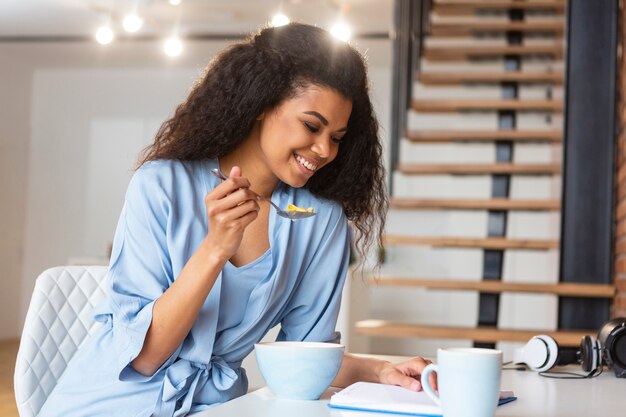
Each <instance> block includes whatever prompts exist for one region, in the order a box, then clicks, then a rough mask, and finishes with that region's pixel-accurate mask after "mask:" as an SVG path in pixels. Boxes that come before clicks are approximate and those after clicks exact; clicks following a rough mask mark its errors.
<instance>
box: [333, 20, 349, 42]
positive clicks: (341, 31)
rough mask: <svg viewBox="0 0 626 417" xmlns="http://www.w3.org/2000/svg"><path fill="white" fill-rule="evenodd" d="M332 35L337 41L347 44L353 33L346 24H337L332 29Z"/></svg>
mask: <svg viewBox="0 0 626 417" xmlns="http://www.w3.org/2000/svg"><path fill="white" fill-rule="evenodd" d="M330 33H331V34H332V35H333V36H334V37H335V38H337V39H340V40H342V41H344V42H347V41H348V40H349V39H350V36H351V35H352V31H351V30H350V28H349V27H348V25H346V24H345V23H344V22H339V23H336V24H335V25H334V26H333V27H332V28H331V29H330Z"/></svg>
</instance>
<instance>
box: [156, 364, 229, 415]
mask: <svg viewBox="0 0 626 417" xmlns="http://www.w3.org/2000/svg"><path fill="white" fill-rule="evenodd" d="M232 365H233V367H236V368H238V367H239V366H241V364H240V363H233V364H232ZM235 365H236V366H235ZM233 367H231V366H230V365H229V363H228V362H226V361H225V360H224V358H222V357H220V356H213V357H212V358H211V362H210V363H208V364H205V363H196V362H190V361H188V360H186V359H182V358H181V359H178V360H177V361H176V362H174V363H173V364H172V365H170V366H169V368H168V369H167V371H166V372H165V377H164V379H163V386H162V387H161V395H160V396H159V398H158V400H157V404H156V410H155V412H154V414H153V416H154V417H172V416H179V415H180V416H183V415H186V414H187V413H189V410H191V405H192V401H193V397H194V395H195V393H196V392H198V391H201V390H202V389H203V388H204V387H205V386H206V383H207V381H208V378H209V374H210V375H211V380H212V382H213V385H214V386H215V388H217V389H218V390H219V391H226V390H228V389H229V388H231V387H232V386H233V385H234V384H235V382H236V381H237V379H238V378H239V376H238V374H237V372H235V370H234V369H233ZM178 401H182V406H181V408H180V409H178V410H175V409H176V404H177V402H178ZM174 412H176V414H174Z"/></svg>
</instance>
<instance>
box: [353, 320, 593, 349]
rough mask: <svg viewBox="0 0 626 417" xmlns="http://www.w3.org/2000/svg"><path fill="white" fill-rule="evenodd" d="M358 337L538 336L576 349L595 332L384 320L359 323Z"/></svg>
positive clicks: (485, 338) (484, 339)
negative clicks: (456, 325) (442, 324)
mask: <svg viewBox="0 0 626 417" xmlns="http://www.w3.org/2000/svg"><path fill="white" fill-rule="evenodd" d="M355 329H356V332H357V333H358V334H361V335H366V336H375V337H419V338H431V339H469V340H474V341H476V342H483V343H495V342H498V341H500V340H506V341H510V342H527V341H528V340H530V338H532V337H533V336H536V335H538V334H547V335H549V336H552V337H553V338H554V339H556V341H557V343H558V344H559V346H568V347H578V346H579V345H580V341H581V339H582V338H583V337H584V336H585V335H589V334H595V333H596V332H597V331H596V330H584V331H573V330H557V331H546V330H514V329H499V328H496V327H483V326H481V327H453V326H441V325H436V326H428V325H423V324H410V323H398V322H391V321H385V320H362V321H358V322H356V324H355Z"/></svg>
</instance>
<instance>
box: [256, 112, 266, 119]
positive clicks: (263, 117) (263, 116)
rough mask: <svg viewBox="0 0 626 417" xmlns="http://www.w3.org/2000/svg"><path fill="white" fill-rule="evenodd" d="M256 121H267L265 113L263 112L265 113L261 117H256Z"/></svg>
mask: <svg viewBox="0 0 626 417" xmlns="http://www.w3.org/2000/svg"><path fill="white" fill-rule="evenodd" d="M256 119H257V120H258V121H261V120H263V119H265V112H263V113H261V114H259V115H258V116H257V117H256Z"/></svg>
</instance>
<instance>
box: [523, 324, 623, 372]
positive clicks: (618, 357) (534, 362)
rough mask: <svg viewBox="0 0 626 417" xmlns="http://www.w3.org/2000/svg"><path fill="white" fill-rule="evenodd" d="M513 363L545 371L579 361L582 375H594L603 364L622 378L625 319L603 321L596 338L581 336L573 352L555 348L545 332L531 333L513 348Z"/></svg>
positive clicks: (555, 345) (554, 344)
mask: <svg viewBox="0 0 626 417" xmlns="http://www.w3.org/2000/svg"><path fill="white" fill-rule="evenodd" d="M513 363H515V364H525V365H526V366H527V367H528V368H529V369H530V370H533V371H536V372H546V371H548V370H550V369H552V368H553V367H555V366H558V365H567V364H571V363H580V364H581V366H582V369H583V371H585V372H589V374H588V375H586V376H585V377H591V376H594V375H596V374H597V373H598V372H599V371H600V370H601V368H602V365H603V364H606V365H608V366H609V367H610V368H613V370H614V371H615V376H617V377H618V378H626V318H616V319H613V320H610V321H608V322H607V323H605V324H604V325H603V326H602V328H601V329H600V332H599V333H598V338H597V339H596V338H594V337H593V336H584V337H583V338H582V339H581V341H580V345H579V347H578V350H577V351H575V352H572V351H568V350H563V349H560V348H559V345H558V343H557V342H556V340H554V338H552V337H551V336H548V335H538V336H533V337H532V338H531V339H530V340H529V341H528V343H526V345H524V346H523V347H521V348H518V349H515V351H514V354H513Z"/></svg>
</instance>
